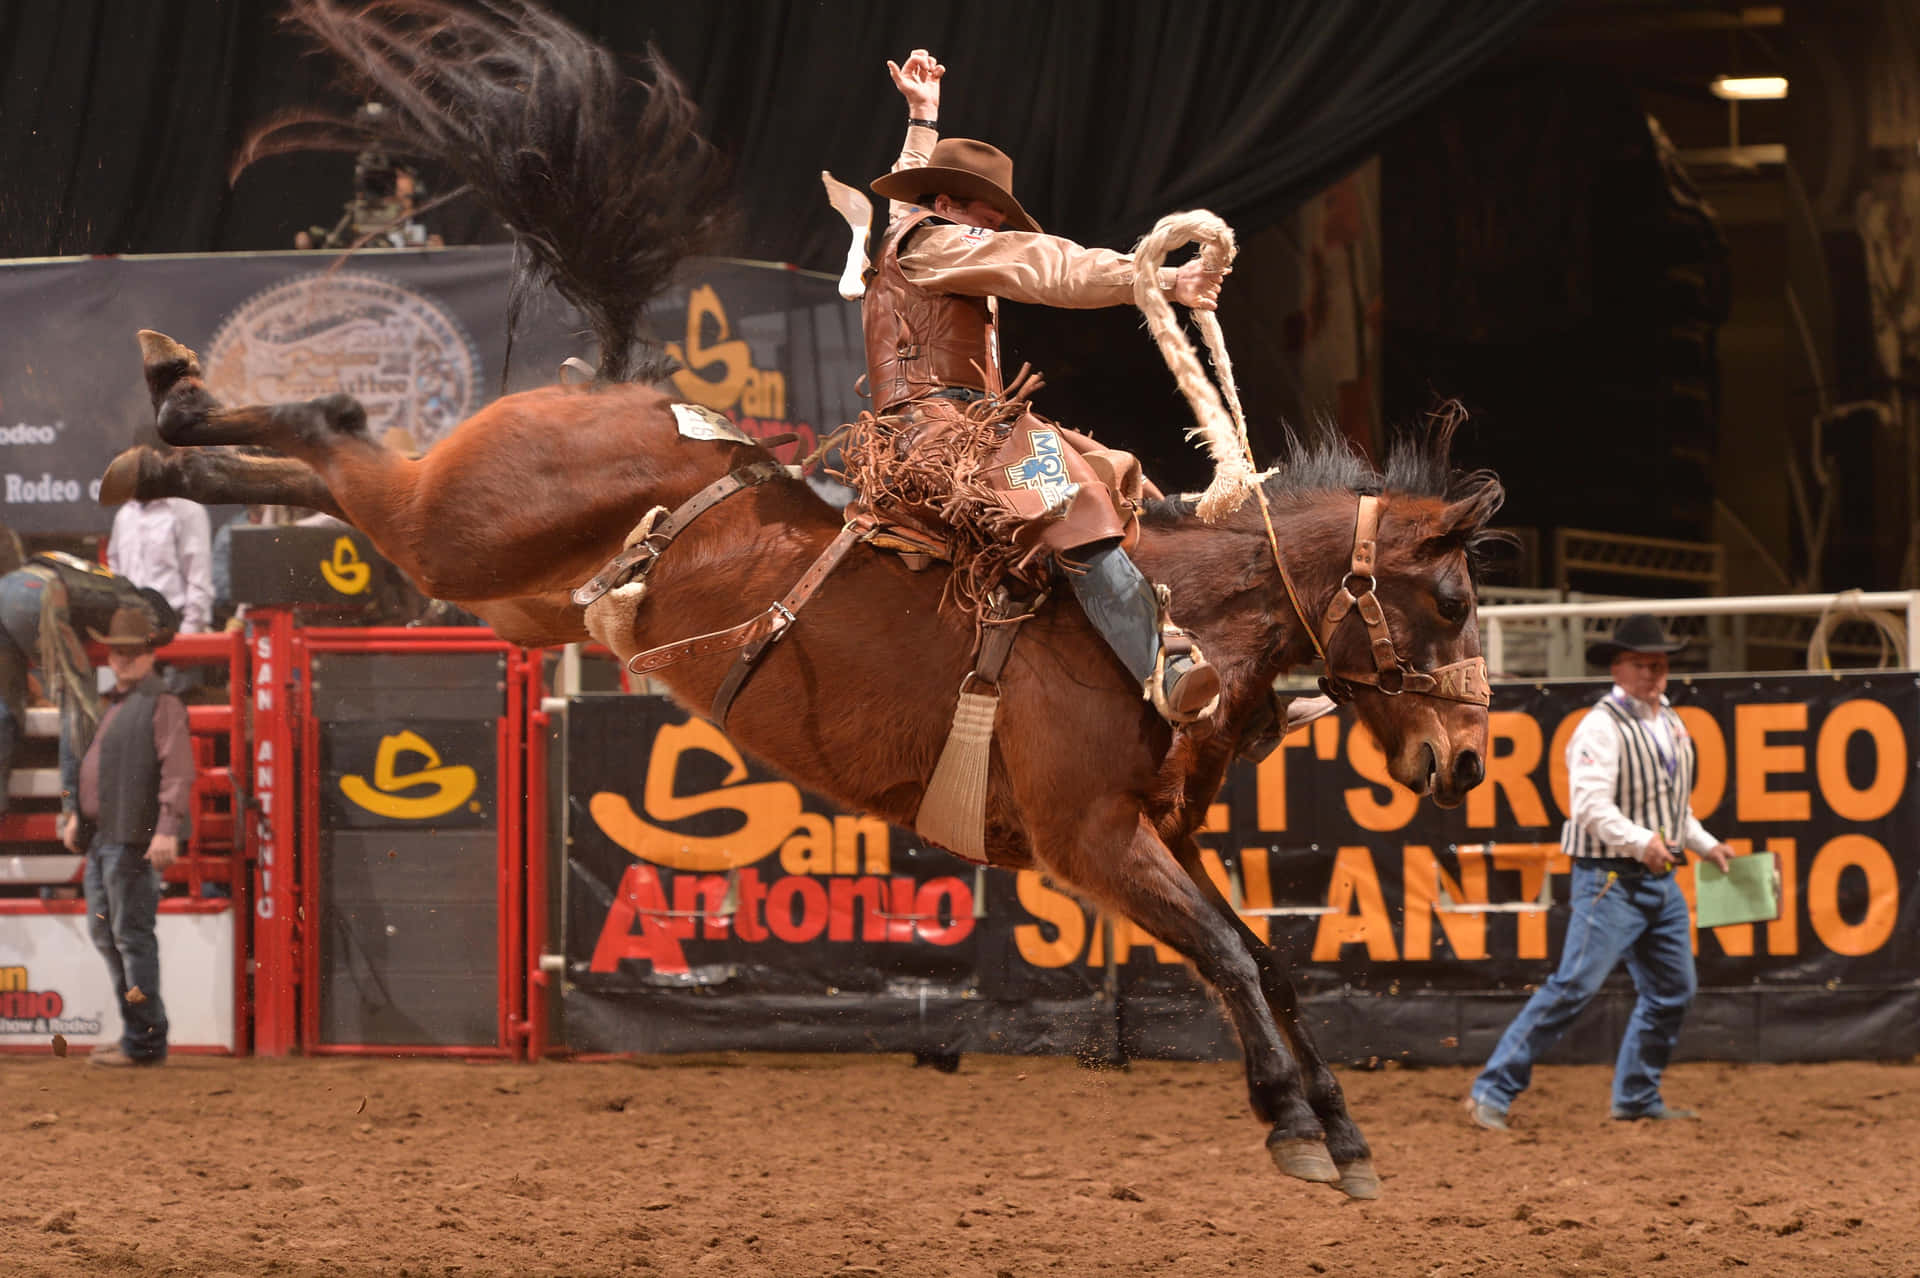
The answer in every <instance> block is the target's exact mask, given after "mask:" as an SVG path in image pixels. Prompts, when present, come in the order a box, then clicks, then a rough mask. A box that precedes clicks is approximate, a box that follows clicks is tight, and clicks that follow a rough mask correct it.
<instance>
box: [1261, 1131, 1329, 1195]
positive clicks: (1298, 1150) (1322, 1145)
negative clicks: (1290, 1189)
mask: <svg viewBox="0 0 1920 1278" xmlns="http://www.w3.org/2000/svg"><path fill="white" fill-rule="evenodd" d="M1267 1153H1269V1154H1271V1155H1272V1156H1273V1165H1274V1166H1275V1167H1278V1168H1279V1169H1280V1170H1281V1171H1283V1172H1285V1173H1286V1174H1287V1175H1289V1176H1292V1177H1293V1178H1294V1179H1296V1180H1311V1181H1313V1182H1315V1183H1317V1184H1322V1185H1331V1184H1334V1183H1336V1182H1337V1181H1338V1180H1339V1179H1340V1169H1339V1168H1337V1167H1335V1166H1334V1165H1333V1158H1332V1157H1331V1156H1330V1155H1329V1154H1328V1153H1327V1146H1326V1142H1325V1141H1318V1140H1290V1139H1287V1138H1285V1137H1282V1136H1281V1135H1280V1134H1279V1133H1278V1132H1275V1133H1274V1134H1273V1135H1271V1136H1269V1137H1267Z"/></svg>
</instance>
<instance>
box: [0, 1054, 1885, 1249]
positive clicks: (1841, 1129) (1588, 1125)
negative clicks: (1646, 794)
mask: <svg viewBox="0 0 1920 1278" xmlns="http://www.w3.org/2000/svg"><path fill="white" fill-rule="evenodd" d="M1540 1075H1541V1076H1540V1078H1539V1081H1538V1084H1537V1086H1536V1087H1535V1089H1534V1090H1533V1091H1532V1092H1531V1093H1529V1094H1528V1095H1527V1096H1526V1097H1525V1098H1523V1101H1522V1103H1521V1104H1520V1105H1519V1106H1517V1107H1516V1109H1515V1119H1516V1122H1517V1129H1516V1130H1515V1132H1514V1133H1513V1134H1512V1135H1511V1136H1510V1137H1505V1138H1503V1137H1500V1136H1497V1135H1494V1134H1491V1133H1485V1132H1481V1131H1479V1130H1477V1129H1475V1128H1472V1127H1469V1126H1468V1125H1467V1124H1466V1122H1465V1121H1464V1119H1463V1116H1462V1111H1461V1097H1462V1095H1463V1093H1464V1091H1465V1089H1466V1085H1467V1080H1468V1074H1467V1072H1466V1071H1463V1070H1458V1069H1444V1070H1384V1071H1380V1072H1374V1073H1369V1072H1364V1071H1354V1070H1348V1071H1346V1072H1345V1073H1344V1074H1343V1078H1344V1081H1345V1083H1346V1086H1347V1090H1348V1094H1349V1097H1350V1100H1351V1103H1352V1105H1353V1108H1354V1112H1355V1114H1356V1115H1357V1116H1358V1117H1359V1119H1360V1122H1361V1124H1362V1126H1363V1128H1364V1129H1365V1130H1366V1131H1367V1133H1368V1134H1369V1137H1370V1139H1371V1140H1372V1142H1373V1147H1374V1152H1375V1157H1376V1161H1377V1164H1378V1167H1379V1170H1380V1172H1381V1175H1382V1177H1383V1179H1384V1182H1385V1196H1384V1197H1383V1198H1382V1199H1381V1200H1380V1201H1378V1202H1374V1203H1354V1202H1348V1201H1346V1200H1344V1199H1343V1198H1341V1197H1339V1196H1338V1195H1337V1194H1335V1193H1334V1192H1333V1191H1331V1190H1329V1189H1326V1188H1322V1187H1316V1186H1311V1185H1306V1184H1302V1183H1299V1182H1296V1181H1290V1180H1285V1179H1283V1178H1282V1177H1280V1176H1279V1175H1278V1174H1277V1173H1275V1172H1274V1171H1273V1170H1272V1169H1271V1167H1270V1165H1269V1164H1268V1162H1267V1159H1266V1156H1265V1154H1264V1152H1263V1150H1262V1148H1261V1143H1260V1142H1261V1136H1262V1132H1261V1130H1260V1128H1259V1127H1258V1126H1257V1125H1256V1124H1255V1123H1254V1122H1253V1120H1252V1119H1251V1118H1250V1117H1249V1116H1248V1115H1247V1112H1246V1107H1245V1104H1244V1101H1243V1093H1242V1089H1241V1086H1240V1081H1239V1076H1238V1071H1237V1070H1236V1069H1235V1068H1233V1067H1230V1066H1226V1065H1186V1064H1158V1063H1140V1064H1136V1065H1134V1066H1133V1068H1132V1069H1130V1070H1128V1071H1126V1072H1091V1071H1088V1070H1084V1069H1081V1068H1079V1067H1078V1066H1076V1065H1075V1064H1073V1063H1072V1062H1071V1061H1062V1060H1028V1059H1010V1058H988V1057H969V1058H967V1059H966V1060H965V1062H964V1063H963V1064H962V1067H961V1070H960V1072H959V1073H958V1074H956V1075H952V1076H946V1075H941V1074H936V1073H934V1072H933V1071H931V1070H928V1069H916V1068H913V1067H912V1066H911V1064H910V1063H909V1062H908V1061H907V1060H906V1059H905V1058H902V1057H894V1056H884V1057H852V1058H849V1057H832V1058H830V1057H815V1056H807V1057H779V1056H747V1055H741V1056H724V1057H699V1058H693V1059H686V1058H681V1059H652V1060H646V1061H640V1062H626V1061H621V1062H604V1063H593V1064H586V1063H566V1064H544V1065H540V1066H535V1067H526V1066H511V1065H494V1064H484V1065H483V1064H466V1063H458V1062H448V1061H426V1060H407V1061H397V1060H385V1059H382V1060H357V1059H356V1060H349V1059H337V1058H336V1059H324V1060H287V1061H268V1060H241V1061H234V1060H224V1059H214V1058H208V1057H198V1058H193V1057H186V1058H176V1059H175V1061H174V1062H173V1063H171V1064H169V1065H167V1066H166V1067H165V1068H164V1069H160V1070H152V1071H139V1072H135V1071H125V1070H121V1071H107V1070H101V1069H93V1068H89V1067H88V1066H87V1065H86V1064H85V1062H84V1059H83V1058H82V1057H80V1056H79V1055H78V1054H76V1055H74V1056H72V1057H70V1058H68V1059H65V1060H60V1059H55V1058H52V1057H46V1058H32V1059H22V1058H17V1057H15V1058H6V1059H4V1060H0V1095H4V1096H5V1097H6V1100H7V1113H6V1115H5V1117H4V1119H3V1120H0V1132H4V1133H5V1134H4V1138H3V1139H0V1151H4V1154H5V1159H6V1172H7V1180H8V1183H9V1190H8V1193H7V1195H6V1199H5V1202H4V1205H0V1271H3V1272H5V1273H8V1274H14V1273H28V1274H40V1273H45V1274H89V1275H91V1274H182V1275H217V1274H247V1275H251V1274H280V1275H333V1274H358V1273H379V1274H413V1275H458V1276H460V1278H467V1276H470V1275H479V1274H503V1275H505V1274H581V1275H597V1274H628V1275H634V1274H637V1275H646V1276H649V1278H653V1276H658V1275H675V1276H677V1275H710V1276H712V1278H733V1276H735V1275H766V1276H768V1278H796V1276H812V1275H840V1276H841V1278H855V1276H875V1275H885V1276H888V1278H891V1276H893V1275H900V1276H902V1278H914V1276H918V1275H928V1276H933V1275H969V1276H971V1275H984V1276H985V1278H1000V1276H1001V1275H1016V1276H1018V1278H1028V1276H1029V1275H1035V1276H1038V1275H1049V1276H1059V1278H1071V1276H1077V1275H1086V1274H1102V1275H1132V1274H1181V1275H1211V1274H1231V1273H1249V1274H1266V1275H1272V1274H1281V1275H1295V1274H1298V1275H1321V1274H1326V1275H1368V1276H1372V1275H1403V1274H1404V1275H1420V1276H1421V1278H1464V1276H1465V1275H1470V1274H1477V1275H1487V1276H1492V1275H1508V1274H1542V1275H1573V1274H1660V1275H1663V1276H1668V1278H1691V1276H1694V1275H1705V1274H1725V1273H1729V1272H1734V1271H1745V1272H1747V1273H1751V1274H1766V1275H1780V1274H1785V1275H1796V1276H1798V1275H1849V1276H1852V1275H1861V1276H1865V1275H1874V1276H1878V1275H1913V1274H1920V1209H1917V1208H1916V1207H1915V1204H1916V1202H1920V1159H1916V1158H1915V1156H1914V1155H1913V1152H1912V1151H1914V1150H1915V1149H1916V1148H1920V1067H1916V1064H1915V1063H1911V1062H1909V1063H1905V1064H1866V1063H1849V1064H1833V1065H1817V1066H1800V1065H1783V1066H1761V1065H1756V1066H1744V1067H1742V1066H1726V1065H1715V1064H1694V1065H1683V1066H1680V1067H1678V1068H1676V1069H1674V1070H1673V1071H1672V1073H1671V1075H1670V1076H1669V1085H1668V1088H1667V1093H1668V1096H1669V1098H1670V1100H1672V1101H1673V1102H1674V1103H1677V1104H1687V1105H1697V1106H1698V1107H1699V1108H1700V1109H1701V1110H1702V1111H1703V1113H1704V1114H1705V1121H1704V1122H1701V1123H1698V1124H1666V1125H1659V1126H1656V1125H1653V1124H1645V1123H1641V1124H1632V1125H1629V1124H1623V1123H1614V1122H1611V1121H1609V1119H1608V1118H1607V1098H1606V1081H1607V1073H1606V1071H1605V1070H1604V1069H1599V1068H1558V1069H1545V1070H1542V1071H1541V1072H1540Z"/></svg>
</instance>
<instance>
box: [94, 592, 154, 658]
mask: <svg viewBox="0 0 1920 1278" xmlns="http://www.w3.org/2000/svg"><path fill="white" fill-rule="evenodd" d="M87 634H88V635H89V636H90V637H91V638H92V639H93V641H94V642H95V643H102V644H105V645H106V646H107V647H109V648H121V649H125V648H137V649H139V650H140V651H141V652H146V651H148V650H149V649H152V648H157V647H159V646H160V645H161V644H163V643H165V642H167V640H169V639H170V638H172V636H171V635H168V634H165V633H163V632H162V631H161V630H160V629H158V628H157V627H156V626H155V625H154V624H153V614H152V613H150V612H148V611H147V610H146V609H145V608H142V607H141V606H140V605H138V604H122V605H121V606H120V607H118V608H115V609H114V610H113V619H112V620H111V621H109V622H107V632H106V633H105V634H101V633H100V632H99V631H98V630H95V629H94V628H93V627H92V626H88V627H87Z"/></svg>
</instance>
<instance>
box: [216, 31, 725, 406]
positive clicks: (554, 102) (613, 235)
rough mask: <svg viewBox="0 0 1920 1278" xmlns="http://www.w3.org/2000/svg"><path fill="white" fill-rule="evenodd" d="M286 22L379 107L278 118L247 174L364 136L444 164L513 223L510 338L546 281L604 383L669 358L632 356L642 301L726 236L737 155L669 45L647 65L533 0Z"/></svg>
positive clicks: (248, 151) (642, 374)
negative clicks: (702, 124) (719, 136)
mask: <svg viewBox="0 0 1920 1278" xmlns="http://www.w3.org/2000/svg"><path fill="white" fill-rule="evenodd" d="M287 21H288V23H289V25H292V26H294V27H296V28H299V29H301V30H303V31H304V32H306V33H307V34H308V35H310V36H311V37H312V38H313V39H314V40H315V41H316V42H317V43H319V44H320V45H321V46H322V47H323V48H325V49H327V50H329V51H331V52H332V53H334V54H335V55H337V56H338V57H339V59H340V60H341V62H342V64H343V65H342V68H341V73H340V74H341V79H342V82H343V84H344V85H345V87H347V88H349V89H350V90H352V91H353V92H355V93H357V94H359V95H362V96H366V97H371V98H373V99H376V100H378V101H379V102H380V103H381V104H382V106H383V107H384V109H383V110H382V111H380V112H379V113H377V114H370V113H361V114H360V115H357V116H354V117H352V118H351V119H348V118H343V117H338V116H332V117H330V116H326V115H323V114H320V113H317V112H313V111H302V112H299V113H295V114H290V115H284V116H281V117H279V118H278V119H276V120H273V121H269V122H268V123H267V124H266V125H264V126H262V127H261V128H259V129H257V130H255V131H254V133H253V134H252V135H251V136H250V137H249V139H248V140H247V143H246V145H245V146H244V147H243V149H242V151H241V153H240V155H239V157H238V158H237V160H236V162H235V172H236V173H237V172H238V171H239V170H240V169H241V168H244V167H245V166H246V165H248V164H251V163H253V162H254V161H256V160H258V159H261V158H264V157H265V156H269V155H277V154H283V153H286V152H289V151H299V150H331V151H354V150H358V149H360V148H362V147H367V146H384V147H386V148H387V149H389V150H390V151H392V152H394V153H395V154H397V155H407V156H417V157H420V158H423V159H426V160H429V161H432V162H434V163H436V164H439V165H443V166H445V167H446V168H447V169H448V170H450V171H451V172H452V174H453V175H454V176H455V177H456V178H457V179H458V180H459V181H460V182H461V183H462V184H463V189H465V190H468V191H471V192H473V193H474V194H475V195H477V196H478V197H479V198H480V200H481V201H482V202H484V203H485V204H486V206H487V207H488V208H489V209H491V210H492V211H493V212H495V213H497V214H498V215H499V216H500V217H501V219H502V220H504V221H505V222H506V223H507V225H508V226H510V227H511V228H512V229H513V232H514V235H515V239H516V242H517V251H516V253H515V268H514V285H513V293H512V297H511V299H510V301H509V305H508V327H509V345H511V332H512V326H513V323H514V321H515V320H516V319H517V317H518V315H519V312H520V309H521V307H522V306H523V305H524V303H525V302H526V301H527V299H528V298H530V297H532V296H533V295H534V294H535V292H536V290H537V289H539V288H540V287H543V286H545V285H547V284H551V285H552V286H553V287H554V288H555V289H556V290H557V291H558V292H559V293H560V294H561V296H563V297H565V298H566V299H567V300H568V301H569V302H571V303H573V304H574V305H575V306H576V307H578V308H579V309H580V311H581V313H582V314H583V315H584V316H585V317H586V319H587V322H588V324H589V325H590V326H591V327H592V329H593V332H594V336H595V337H596V338H597V339H598V340H599V343H600V361H599V362H600V379H601V380H602V381H605V382H619V381H627V380H641V379H651V378H653V377H655V376H658V375H659V374H660V373H661V372H663V371H664V370H663V369H662V368H660V367H659V366H658V361H656V360H647V361H641V360H639V359H637V358H636V347H637V346H638V345H639V344H640V343H641V342H642V340H643V328H642V312H643V310H644V308H645V306H646V304H647V301H648V300H649V299H650V298H652V297H654V296H655V295H656V294H658V293H659V292H660V291H661V290H662V289H664V288H665V287H666V286H667V284H668V282H669V281H670V280H671V278H672V275H673V272H674V270H675V268H676V267H677V266H678V265H679V263H680V262H681V261H682V260H683V259H685V258H687V257H691V256H695V255H699V254H710V253H715V252H719V251H721V250H722V249H723V247H724V244H725V241H726V238H727V236H728V235H729V233H730V232H731V230H732V225H733V218H732V212H731V210H732V207H733V204H732V199H731V194H732V192H731V176H730V174H729V172H728V168H727V165H726V164H725V162H724V160H723V159H722V157H721V156H720V154H719V153H718V152H717V151H716V150H714V148H713V147H712V146H711V145H709V144H708V143H707V141H706V140H705V139H704V138H703V137H702V136H701V135H700V133H699V131H698V127H697V125H698V115H699V110H698V108H697V107H696V106H695V105H694V103H693V102H692V100H691V99H689V98H688V96H687V94H686V91H685V89H684V88H683V87H682V86H681V84H680V81H679V79H678V78H677V77H676V76H675V75H674V73H673V71H672V70H671V68H669V67H668V66H667V65H666V64H665V63H664V62H663V61H661V59H660V58H659V56H658V54H657V53H654V52H652V51H649V55H648V56H647V58H646V59H644V61H643V63H642V65H641V77H642V78H635V77H633V76H630V75H628V74H627V73H626V72H625V71H623V70H622V68H621V66H620V64H619V61H618V60H617V59H616V58H615V56H614V55H613V54H612V53H610V52H609V51H608V50H606V49H604V48H602V47H601V46H599V45H597V44H595V43H594V42H593V41H591V40H589V39H587V38H586V37H585V36H584V35H582V34H581V33H580V32H578V31H576V30H574V29H573V28H572V27H570V26H568V25H567V24H566V23H565V22H563V21H561V20H560V19H558V18H556V17H554V16H553V15H551V14H549V13H547V12H545V11H543V10H541V9H539V8H536V7H534V6H531V5H528V4H524V3H521V0H486V3H485V4H483V5H478V6H475V5H468V4H461V3H456V0H379V2H378V3H371V4H368V3H354V4H349V3H343V2H342V0H294V3H293V5H292V9H291V12H290V14H289V16H288V19H287ZM644 365H651V366H644Z"/></svg>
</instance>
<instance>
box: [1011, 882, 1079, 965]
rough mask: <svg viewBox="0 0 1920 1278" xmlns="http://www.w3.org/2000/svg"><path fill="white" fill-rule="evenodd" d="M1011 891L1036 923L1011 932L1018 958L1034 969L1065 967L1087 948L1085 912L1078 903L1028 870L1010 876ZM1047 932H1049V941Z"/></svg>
mask: <svg viewBox="0 0 1920 1278" xmlns="http://www.w3.org/2000/svg"><path fill="white" fill-rule="evenodd" d="M1014 891H1015V894H1016V895H1017V896H1018V897H1019V898H1020V904H1021V906H1022V907H1024V908H1025V909H1026V911H1027V913H1029V914H1031V915H1033V917H1034V918H1036V919H1038V920H1039V922H1037V923H1022V924H1020V925H1019V926H1017V927H1015V928H1014V929H1013V944H1014V948H1015V949H1017V950H1019V951H1020V957H1021V958H1022V959H1024V960H1025V961H1027V962H1028V963H1031V964H1033V965H1034V966H1035V967H1065V966H1066V965H1067V964H1069V963H1071V962H1073V960H1074V959H1076V958H1078V957H1079V955H1080V951H1081V950H1083V949H1085V948H1086V945H1087V912H1086V911H1085V910H1084V909H1082V908H1081V906H1080V902H1078V901H1076V900H1074V899H1073V898H1072V897H1070V896H1068V895H1067V894H1066V893H1065V892H1062V891H1059V890H1058V889H1057V888H1055V887H1053V886H1052V885H1051V884H1049V883H1048V882H1047V881H1046V880H1045V879H1042V878H1041V877H1040V876H1039V875H1038V874H1035V873H1034V872H1033V871H1032V870H1021V871H1020V872H1019V873H1018V874H1016V875H1015V876H1014ZM1047 928H1051V929H1052V931H1053V937H1052V939H1051V940H1049V939H1048V938H1047V933H1046V929H1047Z"/></svg>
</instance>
